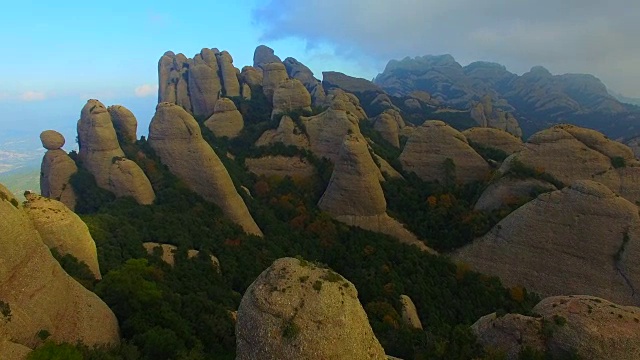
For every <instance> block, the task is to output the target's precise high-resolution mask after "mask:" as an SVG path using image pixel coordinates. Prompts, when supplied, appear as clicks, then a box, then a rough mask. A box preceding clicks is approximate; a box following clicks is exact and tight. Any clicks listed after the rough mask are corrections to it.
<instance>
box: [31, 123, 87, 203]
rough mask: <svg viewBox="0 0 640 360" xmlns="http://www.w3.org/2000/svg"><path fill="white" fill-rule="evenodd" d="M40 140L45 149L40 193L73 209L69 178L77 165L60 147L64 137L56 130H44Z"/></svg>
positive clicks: (74, 199) (73, 193)
mask: <svg viewBox="0 0 640 360" xmlns="http://www.w3.org/2000/svg"><path fill="white" fill-rule="evenodd" d="M40 140H42V146H43V147H44V148H45V149H47V152H46V153H45V154H44V157H43V158H42V165H41V166H40V194H42V196H45V197H48V198H51V199H55V200H58V201H61V202H62V203H63V204H65V205H66V206H67V207H68V208H69V209H71V210H74V209H75V207H76V200H77V199H76V194H75V192H74V191H73V187H72V186H71V183H70V179H71V176H72V175H73V174H75V173H76V172H77V171H78V167H77V166H76V163H75V162H74V161H73V160H72V159H71V158H70V157H69V155H67V153H66V152H65V151H64V150H62V149H61V147H62V146H63V145H64V143H65V139H64V137H63V136H62V134H60V133H59V132H57V131H54V130H46V131H43V132H42V133H41V134H40Z"/></svg>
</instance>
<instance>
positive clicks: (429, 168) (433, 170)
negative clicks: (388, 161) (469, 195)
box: [398, 120, 490, 184]
mask: <svg viewBox="0 0 640 360" xmlns="http://www.w3.org/2000/svg"><path fill="white" fill-rule="evenodd" d="M398 159H399V160H400V163H401V164H402V167H403V169H404V170H405V171H412V172H415V173H416V175H418V176H419V177H420V178H421V179H422V180H424V181H438V182H441V183H442V182H446V181H455V182H459V183H463V184H466V183H470V182H474V181H479V180H483V179H485V178H486V176H487V175H488V174H489V171H490V168H489V164H487V162H486V161H485V160H484V159H483V158H482V157H481V156H480V155H479V154H478V153H477V152H476V151H475V150H473V148H472V147H471V146H469V143H468V142H467V139H466V138H465V137H464V135H462V134H461V133H460V132H458V131H457V130H455V129H454V128H452V127H450V126H449V125H447V124H445V123H444V122H442V121H439V120H430V121H425V122H424V124H422V126H420V127H418V128H417V129H416V130H415V131H414V132H413V134H412V135H411V136H410V137H409V140H408V141H407V144H406V145H405V147H404V150H403V151H402V154H400V157H399V158H398Z"/></svg>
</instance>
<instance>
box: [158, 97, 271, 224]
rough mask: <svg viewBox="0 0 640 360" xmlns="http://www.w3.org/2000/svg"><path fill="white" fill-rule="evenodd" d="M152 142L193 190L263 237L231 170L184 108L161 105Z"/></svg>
mask: <svg viewBox="0 0 640 360" xmlns="http://www.w3.org/2000/svg"><path fill="white" fill-rule="evenodd" d="M214 116H215V114H214ZM149 145H151V147H152V148H153V149H154V150H155V152H156V154H157V155H158V156H159V157H160V160H161V161H162V163H163V164H165V165H167V167H168V168H169V170H170V171H171V172H172V173H173V174H174V175H176V176H177V177H178V178H180V179H181V180H182V181H184V182H185V184H186V185H187V186H188V187H189V188H190V189H191V190H193V191H194V192H196V193H197V194H199V195H201V196H202V197H203V198H204V199H206V200H207V201H211V202H213V203H214V204H216V205H218V206H219V207H220V208H221V209H222V212H223V213H224V214H225V216H227V217H228V218H229V219H230V220H231V221H233V222H235V223H236V224H238V225H240V226H241V227H242V228H243V229H244V230H245V231H246V232H247V233H250V234H255V235H258V236H262V231H260V229H259V228H258V225H256V223H255V221H254V220H253V218H252V217H251V214H250V213H249V209H248V208H247V206H246V204H245V203H244V200H243V199H242V197H241V196H240V194H238V192H237V191H236V188H235V186H234V184H233V181H232V180H231V177H230V176H229V173H228V172H227V169H226V168H225V167H224V165H223V164H222V162H221V161H220V158H218V156H217V155H216V153H215V152H214V151H213V149H212V148H211V146H209V144H208V143H207V142H206V141H205V140H204V139H203V138H202V133H201V131H200V126H199V125H198V123H197V122H196V120H195V119H194V118H193V117H192V116H191V115H189V113H187V112H186V111H185V110H184V109H183V108H182V107H180V106H177V105H175V104H171V103H160V104H158V106H157V107H156V113H155V115H154V116H153V119H152V120H151V124H150V125H149Z"/></svg>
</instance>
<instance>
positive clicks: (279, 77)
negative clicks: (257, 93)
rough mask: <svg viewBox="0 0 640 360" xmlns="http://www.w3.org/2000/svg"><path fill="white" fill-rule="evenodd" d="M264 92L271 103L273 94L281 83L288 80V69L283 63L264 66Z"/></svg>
mask: <svg viewBox="0 0 640 360" xmlns="http://www.w3.org/2000/svg"><path fill="white" fill-rule="evenodd" d="M263 75H264V77H263V79H262V90H263V91H264V94H265V96H266V97H267V99H268V100H269V101H273V93H274V92H275V91H276V89H277V88H278V86H279V85H280V83H281V82H283V81H285V80H287V79H288V78H289V76H288V75H287V69H286V68H285V67H284V64H282V63H281V62H272V63H268V64H264V65H263Z"/></svg>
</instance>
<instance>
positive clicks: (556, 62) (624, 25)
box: [252, 0, 640, 96]
mask: <svg viewBox="0 0 640 360" xmlns="http://www.w3.org/2000/svg"><path fill="white" fill-rule="evenodd" d="M252 16H253V19H254V22H255V23H256V24H257V25H258V26H260V27H261V28H262V39H263V40H264V41H271V40H279V39H284V38H289V37H297V38H301V39H303V40H305V41H307V44H308V46H309V47H313V46H316V45H318V44H326V43H329V44H334V46H335V47H336V51H337V52H338V53H339V54H341V55H342V56H345V57H354V56H359V57H370V58H371V59H372V60H373V61H377V62H379V63H380V64H381V66H383V65H384V63H386V61H388V60H390V59H392V58H396V59H399V58H403V57H405V56H418V55H426V54H443V53H450V54H452V55H454V57H456V59H457V60H459V61H461V62H463V63H468V62H470V61H474V60H487V61H496V62H500V63H502V64H504V65H506V66H507V67H508V68H509V69H510V70H511V71H515V72H518V73H522V72H525V71H527V70H528V69H529V68H531V67H532V66H534V65H543V66H545V67H548V68H549V69H550V70H551V71H552V72H554V73H565V72H584V73H592V74H594V75H596V76H598V77H600V78H601V79H602V80H603V81H604V82H605V83H606V84H607V85H608V86H610V87H611V88H612V89H614V90H616V91H620V92H622V93H624V94H626V95H630V96H640V87H639V86H637V81H636V80H634V79H638V78H640V67H639V66H638V65H637V59H640V47H639V46H637V43H638V40H637V34H638V33H640V22H638V21H637V19H639V18H640V2H638V1H636V0H611V1H608V2H603V1H600V0H539V1H531V0H523V1H503V0H486V1H474V0H449V1H440V0H381V1H376V2H373V1H369V0H352V1H348V2H344V1H339V0H310V1H305V2H300V1H294V0H270V1H268V2H267V3H265V4H264V5H263V6H260V7H258V8H256V9H254V12H253V14H252ZM380 71H382V68H380Z"/></svg>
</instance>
